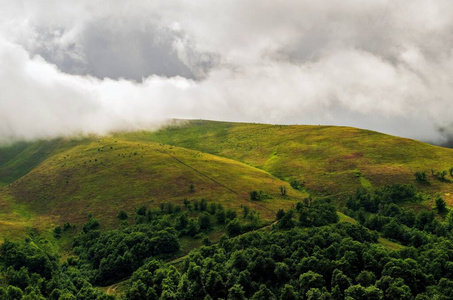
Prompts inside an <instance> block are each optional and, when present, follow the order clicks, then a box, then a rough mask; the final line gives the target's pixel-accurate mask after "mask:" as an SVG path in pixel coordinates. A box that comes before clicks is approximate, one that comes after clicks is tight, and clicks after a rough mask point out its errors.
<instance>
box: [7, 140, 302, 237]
mask: <svg viewBox="0 0 453 300" xmlns="http://www.w3.org/2000/svg"><path fill="white" fill-rule="evenodd" d="M51 143H52V142H51ZM59 143H60V148H58V149H57V150H56V151H55V153H54V154H53V155H51V156H50V157H48V158H47V159H45V160H44V161H43V162H42V163H41V164H40V165H39V166H37V167H36V168H34V169H33V170H32V171H31V172H29V173H28V174H27V175H25V176H23V177H21V178H20V179H18V180H16V181H15V182H13V183H12V184H10V185H9V186H8V187H3V189H2V191H1V192H0V201H1V202H0V203H1V205H2V206H3V210H2V211H3V216H2V218H1V219H2V220H8V222H9V224H10V225H17V226H19V225H20V224H22V225H26V226H28V227H33V228H35V229H36V230H38V231H42V230H46V229H50V228H53V227H55V226H56V225H58V224H63V223H65V222H70V223H75V224H79V225H80V224H82V223H84V222H86V220H87V218H88V215H90V214H91V215H92V216H93V217H96V218H98V219H100V221H101V223H103V224H105V225H106V226H107V227H111V226H115V225H116V224H117V223H118V221H117V219H116V216H117V214H118V212H119V211H121V210H124V211H126V212H127V213H129V214H131V215H133V214H134V213H135V211H136V210H137V209H138V208H139V207H140V206H142V205H146V206H148V207H158V206H159V204H160V203H173V204H175V205H181V206H182V205H183V199H185V198H187V199H189V200H201V199H206V200H208V201H210V202H212V201H215V202H217V203H220V204H222V205H223V206H224V207H226V208H233V209H235V210H240V209H241V206H242V205H247V206H249V207H250V208H252V209H256V210H258V211H259V212H260V214H261V217H262V218H263V219H264V220H268V221H270V220H273V219H274V217H275V213H276V212H277V210H278V209H279V208H286V209H287V208H289V207H291V206H293V205H294V204H295V203H296V202H298V201H302V199H304V198H306V197H308V194H306V193H305V192H301V191H297V190H294V189H291V187H290V185H289V184H288V183H286V182H284V181H282V180H280V179H278V178H275V177H273V176H272V175H270V174H268V173H267V172H265V171H263V170H260V169H257V168H254V167H251V166H248V165H246V164H243V163H240V162H237V161H234V160H231V159H227V158H223V157H218V156H214V155H211V154H206V153H201V152H199V151H194V150H188V149H184V148H179V147H171V146H165V145H159V144H157V143H152V142H130V141H124V140H120V139H112V138H103V139H98V140H91V141H88V140H83V141H81V142H80V144H79V145H76V146H74V147H68V146H67V145H65V144H64V142H62V141H60V142H59ZM68 143H73V142H71V141H68ZM191 185H192V186H193V188H192V189H191ZM280 186H286V187H287V195H286V196H282V195H281V193H280ZM254 190H256V191H262V192H263V193H264V194H265V195H267V198H268V199H266V200H263V201H250V196H249V193H250V192H251V191H254ZM11 233H12V234H15V232H14V231H12V232H11ZM16 233H17V232H16Z"/></svg>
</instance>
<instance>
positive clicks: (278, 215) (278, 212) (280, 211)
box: [276, 208, 285, 220]
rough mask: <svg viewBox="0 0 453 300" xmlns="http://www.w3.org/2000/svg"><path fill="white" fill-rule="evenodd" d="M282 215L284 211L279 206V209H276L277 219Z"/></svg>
mask: <svg viewBox="0 0 453 300" xmlns="http://www.w3.org/2000/svg"><path fill="white" fill-rule="evenodd" d="M284 215H285V211H284V210H283V209H281V208H280V209H279V210H278V211H277V214H276V218H277V220H280V219H281V218H283V216H284Z"/></svg>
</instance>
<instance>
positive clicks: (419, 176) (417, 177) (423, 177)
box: [414, 171, 428, 183]
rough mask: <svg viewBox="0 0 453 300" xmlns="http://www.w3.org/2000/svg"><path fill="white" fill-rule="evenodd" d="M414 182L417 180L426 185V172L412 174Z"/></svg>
mask: <svg viewBox="0 0 453 300" xmlns="http://www.w3.org/2000/svg"><path fill="white" fill-rule="evenodd" d="M414 176H415V180H417V181H418V182H420V183H427V182H428V177H427V176H426V172H425V171H423V172H415V174H414Z"/></svg>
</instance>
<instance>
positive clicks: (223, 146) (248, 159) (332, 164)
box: [117, 120, 453, 204]
mask: <svg viewBox="0 0 453 300" xmlns="http://www.w3.org/2000/svg"><path fill="white" fill-rule="evenodd" d="M117 136H118V137H122V138H124V139H128V140H131V141H135V140H140V141H145V140H148V141H153V142H159V143H163V144H168V145H176V146H179V147H185V148H188V149H195V150H198V151H203V152H206V153H211V154H214V155H217V156H222V157H227V158H230V159H234V160H237V161H241V162H243V163H246V164H248V165H251V166H254V167H256V168H260V169H262V170H265V171H267V172H269V173H270V174H272V175H274V176H276V177H278V178H281V179H282V180H285V181H288V182H290V181H292V180H299V181H304V182H305V184H306V187H307V190H308V191H309V192H310V193H311V194H313V195H315V196H331V195H336V196H337V197H338V196H340V198H341V196H342V195H347V194H349V193H351V192H352V191H354V190H355V189H356V188H357V187H359V186H364V187H371V186H383V185H386V184H393V183H412V184H417V183H416V182H415V180H414V172H419V171H426V172H427V173H428V174H429V177H430V182H431V184H429V185H420V184H419V185H418V186H417V187H418V188H419V189H422V190H424V191H426V192H428V193H438V192H440V193H442V194H443V196H444V197H445V198H446V200H447V202H449V203H451V204H453V193H452V192H453V189H452V187H453V186H452V185H451V184H450V182H448V181H447V182H441V181H439V180H437V179H436V178H435V176H433V175H431V170H433V171H434V172H437V171H441V170H449V169H450V168H451V167H452V166H453V150H452V149H449V148H444V147H438V146H433V145H430V144H427V143H423V142H419V141H415V140H411V139H406V138H400V137H395V136H391V135H387V134H382V133H379V132H375V131H370V130H363V129H358V128H351V127H340V126H308V125H302V126H301V125H292V126H283V125H267V124H245V123H226V122H213V121H202V120H193V121H186V122H175V124H173V125H170V126H167V127H165V128H162V129H161V130H159V131H156V132H132V133H119V134H117Z"/></svg>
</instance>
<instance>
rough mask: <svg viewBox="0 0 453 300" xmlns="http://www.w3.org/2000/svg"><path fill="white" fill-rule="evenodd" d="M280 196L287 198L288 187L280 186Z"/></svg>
mask: <svg viewBox="0 0 453 300" xmlns="http://www.w3.org/2000/svg"><path fill="white" fill-rule="evenodd" d="M280 194H281V195H282V196H286V186H284V185H281V186H280Z"/></svg>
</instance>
